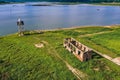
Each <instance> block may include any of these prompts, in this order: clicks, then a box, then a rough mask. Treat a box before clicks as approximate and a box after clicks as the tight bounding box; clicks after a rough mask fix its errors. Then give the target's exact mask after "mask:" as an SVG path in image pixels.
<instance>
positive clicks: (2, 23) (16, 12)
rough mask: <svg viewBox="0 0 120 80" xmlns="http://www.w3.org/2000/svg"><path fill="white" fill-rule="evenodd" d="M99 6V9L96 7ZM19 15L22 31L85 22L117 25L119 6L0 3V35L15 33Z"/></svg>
mask: <svg viewBox="0 0 120 80" xmlns="http://www.w3.org/2000/svg"><path fill="white" fill-rule="evenodd" d="M98 9H99V10H98ZM18 17H21V18H22V19H23V20H24V22H25V25H24V27H25V29H26V30H36V29H42V30H44V29H56V28H66V27H72V26H85V25H112V24H120V7H118V6H116V7H114V6H93V5H87V4H81V5H54V6H26V5H25V4H8V5H0V36H1V35H6V34H11V33H15V32H17V26H16V21H17V18H18Z"/></svg>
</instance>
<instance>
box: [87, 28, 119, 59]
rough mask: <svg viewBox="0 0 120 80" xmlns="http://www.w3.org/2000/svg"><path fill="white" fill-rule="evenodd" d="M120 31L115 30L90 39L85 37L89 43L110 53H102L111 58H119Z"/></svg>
mask: <svg viewBox="0 0 120 80" xmlns="http://www.w3.org/2000/svg"><path fill="white" fill-rule="evenodd" d="M119 36H120V29H115V30H114V31H113V32H110V33H104V34H99V35H95V36H92V37H87V38H86V39H88V40H89V41H91V42H93V43H95V44H97V45H98V47H99V46H101V47H102V48H104V49H107V50H109V51H111V52H109V53H107V52H104V53H106V54H108V55H110V56H111V57H119V56H120V37H119Z"/></svg>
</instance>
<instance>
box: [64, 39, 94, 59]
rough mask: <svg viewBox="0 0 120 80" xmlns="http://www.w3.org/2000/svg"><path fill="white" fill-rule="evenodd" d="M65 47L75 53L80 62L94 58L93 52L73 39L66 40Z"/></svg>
mask: <svg viewBox="0 0 120 80" xmlns="http://www.w3.org/2000/svg"><path fill="white" fill-rule="evenodd" d="M63 44H64V47H65V48H66V49H67V50H68V51H70V52H71V53H73V54H74V55H75V56H76V57H77V58H78V59H79V60H80V61H87V60H89V59H91V58H92V50H91V49H90V48H88V47H87V46H85V45H83V44H81V43H80V42H78V41H76V40H75V39H73V38H66V39H64V43H63Z"/></svg>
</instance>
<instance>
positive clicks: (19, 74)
mask: <svg viewBox="0 0 120 80" xmlns="http://www.w3.org/2000/svg"><path fill="white" fill-rule="evenodd" d="M119 30H120V28H105V27H85V28H77V29H69V30H58V31H45V32H43V33H42V34H40V33H37V34H36V33H29V31H28V33H26V34H29V35H24V36H22V37H19V36H18V35H17V34H13V35H8V36H4V37H2V38H0V79H3V78H4V76H6V78H7V79H8V80H18V79H19V80H39V79H41V80H78V78H77V77H76V76H75V75H74V74H73V73H72V72H71V71H70V70H69V69H68V67H67V66H66V64H65V63H64V61H63V60H65V61H66V62H67V63H69V64H70V65H71V66H72V67H74V69H76V70H77V72H78V70H79V71H81V72H82V73H84V74H85V75H87V76H86V78H85V79H88V80H119V76H120V68H119V67H120V66H117V65H116V64H114V63H112V62H110V61H109V60H107V59H105V58H103V57H101V56H100V55H98V54H96V53H94V54H93V59H91V60H89V61H87V62H80V61H79V60H78V59H77V58H76V57H75V56H74V55H73V54H71V53H70V52H69V51H67V50H66V49H65V48H64V47H63V39H65V38H67V37H74V38H75V39H77V40H78V41H80V42H82V43H83V44H85V45H87V46H88V47H92V48H94V49H96V50H98V51H100V52H102V53H104V54H108V53H109V54H110V55H111V56H113V57H116V56H117V57H118V56H119V52H120V51H119V49H118V48H119V41H120V39H119V36H118V35H119V33H120V31H119ZM104 31H112V32H111V33H103V34H96V35H93V36H89V37H80V35H83V34H84V35H86V34H94V33H97V32H104ZM41 42H42V43H43V45H44V48H40V49H39V48H36V47H35V45H34V44H39V43H41ZM115 44H118V45H115ZM58 56H59V57H61V58H62V59H63V60H61V59H60V58H58ZM85 79H83V80H85Z"/></svg>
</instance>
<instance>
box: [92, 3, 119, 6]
mask: <svg viewBox="0 0 120 80" xmlns="http://www.w3.org/2000/svg"><path fill="white" fill-rule="evenodd" d="M91 4H94V5H105V6H120V2H111V3H91Z"/></svg>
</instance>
